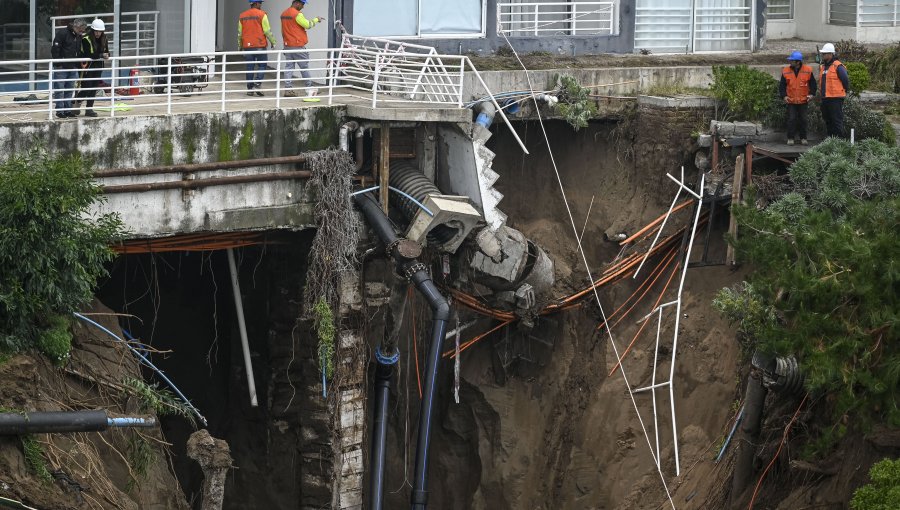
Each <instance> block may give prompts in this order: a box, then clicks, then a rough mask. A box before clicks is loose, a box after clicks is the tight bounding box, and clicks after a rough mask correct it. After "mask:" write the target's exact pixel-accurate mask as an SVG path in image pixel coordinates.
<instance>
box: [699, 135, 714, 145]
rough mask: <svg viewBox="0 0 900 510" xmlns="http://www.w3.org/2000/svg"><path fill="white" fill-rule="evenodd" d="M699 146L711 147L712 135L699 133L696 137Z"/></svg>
mask: <svg viewBox="0 0 900 510" xmlns="http://www.w3.org/2000/svg"><path fill="white" fill-rule="evenodd" d="M697 145H698V146H699V147H712V135H700V136H698V137H697Z"/></svg>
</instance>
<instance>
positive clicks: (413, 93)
mask: <svg viewBox="0 0 900 510" xmlns="http://www.w3.org/2000/svg"><path fill="white" fill-rule="evenodd" d="M444 60H447V63H446V64H445V62H444ZM336 63H337V66H336V68H335V71H336V72H335V77H336V79H338V80H341V81H342V82H344V83H347V84H351V85H352V86H354V87H363V88H366V89H370V90H371V91H372V106H373V107H375V106H376V104H377V101H378V99H379V95H382V96H385V95H386V96H388V97H391V96H393V97H401V98H406V99H408V100H417V99H421V100H425V101H426V102H430V103H444V104H454V105H456V106H459V107H461V106H462V86H463V81H462V80H463V73H464V71H465V60H464V59H462V58H460V57H456V56H450V57H447V56H442V55H439V54H438V53H437V51H436V50H435V49H434V48H433V47H431V46H422V45H418V44H412V43H405V42H400V41H393V40H390V39H380V38H377V37H357V36H353V35H350V34H344V35H343V37H342V39H341V48H340V51H339V52H338V56H337V60H336Z"/></svg>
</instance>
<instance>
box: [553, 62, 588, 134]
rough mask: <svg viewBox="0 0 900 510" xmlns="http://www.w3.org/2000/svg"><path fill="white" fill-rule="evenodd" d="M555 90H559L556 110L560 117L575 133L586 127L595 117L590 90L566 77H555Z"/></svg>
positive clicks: (573, 79)
mask: <svg viewBox="0 0 900 510" xmlns="http://www.w3.org/2000/svg"><path fill="white" fill-rule="evenodd" d="M556 88H557V90H559V93H558V95H557V97H558V98H559V103H557V104H556V109H557V110H559V113H560V115H562V116H563V118H564V119H565V120H566V122H568V123H569V124H570V125H571V126H572V127H573V128H575V131H578V130H579V129H581V128H583V127H587V125H588V122H589V121H590V120H591V119H592V118H594V117H596V116H597V104H596V103H595V102H594V100H593V99H591V96H590V90H588V89H586V88H583V87H582V86H581V85H579V84H578V81H576V80H575V78H573V77H571V76H568V75H561V76H557V78H556Z"/></svg>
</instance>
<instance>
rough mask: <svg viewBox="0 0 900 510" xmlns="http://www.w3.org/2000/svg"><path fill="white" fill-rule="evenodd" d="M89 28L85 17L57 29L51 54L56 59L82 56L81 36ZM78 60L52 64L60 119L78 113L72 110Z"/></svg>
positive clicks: (57, 114)
mask: <svg viewBox="0 0 900 510" xmlns="http://www.w3.org/2000/svg"><path fill="white" fill-rule="evenodd" d="M86 29H87V23H85V22H84V20H83V19H76V20H75V21H73V22H72V23H70V24H69V25H67V26H66V27H65V28H60V29H59V30H57V31H56V35H55V36H54V37H53V46H51V47H50V55H51V56H52V57H53V58H54V59H60V60H62V59H71V58H79V57H81V36H82V35H83V34H84V31H85V30H86ZM78 67H79V65H78V62H59V63H56V62H54V63H52V64H50V69H51V79H52V83H51V86H52V88H53V103H54V106H55V108H56V116H57V117H58V118H60V119H65V118H68V117H74V116H75V115H77V114H76V113H75V112H74V111H72V95H73V93H74V92H75V90H74V87H75V80H76V79H77V78H78Z"/></svg>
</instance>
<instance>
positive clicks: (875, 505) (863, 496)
mask: <svg viewBox="0 0 900 510" xmlns="http://www.w3.org/2000/svg"><path fill="white" fill-rule="evenodd" d="M869 479H871V480H872V482H871V483H869V484H867V485H863V486H862V487H860V488H858V489H856V492H854V493H853V499H851V500H850V508H852V509H853V510H896V509H897V505H898V502H900V459H897V460H891V459H884V460H882V461H880V462H876V463H875V464H874V465H872V469H870V470H869Z"/></svg>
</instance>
